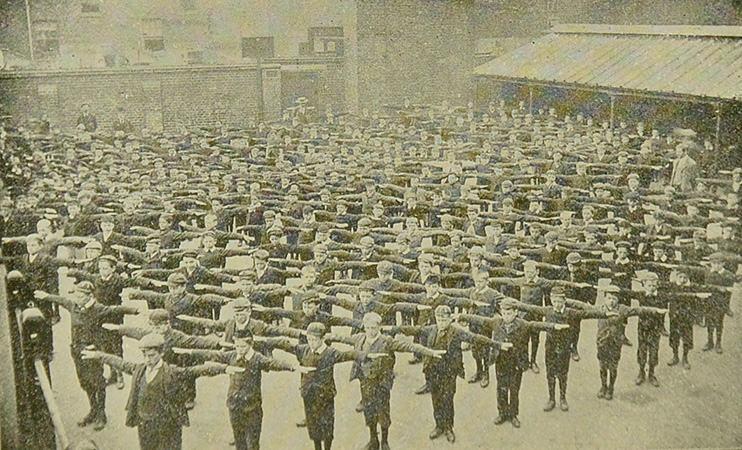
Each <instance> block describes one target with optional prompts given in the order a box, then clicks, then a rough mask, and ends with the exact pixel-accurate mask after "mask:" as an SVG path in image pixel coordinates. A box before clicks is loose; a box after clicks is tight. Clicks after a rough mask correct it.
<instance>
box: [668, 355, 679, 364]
mask: <svg viewBox="0 0 742 450" xmlns="http://www.w3.org/2000/svg"><path fill="white" fill-rule="evenodd" d="M679 362H680V360H679V359H678V354H677V352H676V353H675V354H674V355H673V356H672V359H671V360H670V361H668V362H667V365H668V366H677V365H678V363H679Z"/></svg>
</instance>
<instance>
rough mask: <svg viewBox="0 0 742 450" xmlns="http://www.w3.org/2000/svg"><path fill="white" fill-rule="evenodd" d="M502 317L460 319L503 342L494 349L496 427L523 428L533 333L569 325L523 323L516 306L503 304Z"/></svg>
mask: <svg viewBox="0 0 742 450" xmlns="http://www.w3.org/2000/svg"><path fill="white" fill-rule="evenodd" d="M500 314H502V315H501V316H500V315H495V316H493V317H481V316H476V315H471V314H461V315H459V317H458V318H459V319H460V320H462V321H465V322H469V323H470V324H477V325H478V326H479V327H480V329H483V330H485V331H486V335H487V336H491V337H492V339H493V340H495V341H498V342H503V344H502V345H501V348H499V349H498V348H497V347H495V348H493V349H492V354H491V357H490V360H489V361H490V364H494V365H495V375H496V377H497V412H498V415H497V418H496V419H495V425H501V424H503V423H505V422H507V421H510V423H511V424H512V425H513V427H515V428H520V420H519V419H518V413H519V411H520V410H519V408H520V385H521V380H522V377H523V372H524V371H525V370H528V367H529V359H528V341H529V340H530V338H531V335H532V334H533V333H539V332H541V331H548V330H562V329H567V328H569V325H566V324H558V323H548V322H540V321H528V320H523V319H521V318H519V317H517V315H518V309H517V308H516V303H515V302H512V301H506V300H504V301H502V303H501V304H500Z"/></svg>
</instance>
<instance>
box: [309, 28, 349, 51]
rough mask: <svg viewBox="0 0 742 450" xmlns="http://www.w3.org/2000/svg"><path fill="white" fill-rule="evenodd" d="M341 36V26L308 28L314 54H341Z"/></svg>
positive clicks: (342, 34)
mask: <svg viewBox="0 0 742 450" xmlns="http://www.w3.org/2000/svg"><path fill="white" fill-rule="evenodd" d="M343 36H344V33H343V27H311V28H309V42H311V43H312V48H313V50H314V54H316V55H337V56H342V54H343V42H344V37H343Z"/></svg>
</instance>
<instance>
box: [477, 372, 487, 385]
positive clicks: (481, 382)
mask: <svg viewBox="0 0 742 450" xmlns="http://www.w3.org/2000/svg"><path fill="white" fill-rule="evenodd" d="M479 385H480V386H482V387H483V388H486V387H487V386H489V385H490V374H489V372H485V373H484V375H482V381H480V382H479Z"/></svg>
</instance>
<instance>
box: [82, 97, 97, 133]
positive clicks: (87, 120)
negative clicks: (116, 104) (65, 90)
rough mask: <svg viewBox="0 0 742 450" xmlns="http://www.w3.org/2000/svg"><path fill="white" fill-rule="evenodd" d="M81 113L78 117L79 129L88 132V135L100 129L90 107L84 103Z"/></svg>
mask: <svg viewBox="0 0 742 450" xmlns="http://www.w3.org/2000/svg"><path fill="white" fill-rule="evenodd" d="M80 109H81V113H80V115H79V116H77V129H79V130H82V131H87V132H88V133H94V132H95V130H97V129H98V121H97V120H96V119H95V116H94V115H93V114H92V113H91V112H90V105H89V104H88V103H83V104H82V106H81V107H80Z"/></svg>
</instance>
